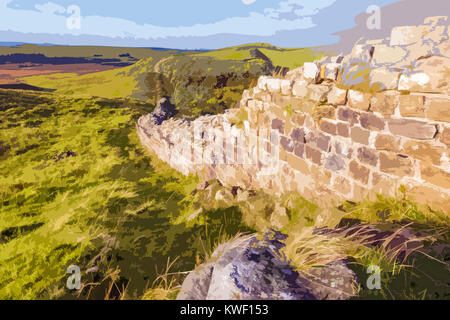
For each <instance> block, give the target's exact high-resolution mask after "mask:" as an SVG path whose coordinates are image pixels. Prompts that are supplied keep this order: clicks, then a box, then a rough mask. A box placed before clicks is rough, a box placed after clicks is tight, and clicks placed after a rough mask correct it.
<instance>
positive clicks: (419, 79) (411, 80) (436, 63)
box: [398, 56, 450, 93]
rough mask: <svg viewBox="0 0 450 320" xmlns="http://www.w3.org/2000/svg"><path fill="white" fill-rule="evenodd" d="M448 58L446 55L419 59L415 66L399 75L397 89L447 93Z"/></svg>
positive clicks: (448, 88)
mask: <svg viewBox="0 0 450 320" xmlns="http://www.w3.org/2000/svg"><path fill="white" fill-rule="evenodd" d="M449 68H450V59H449V58H446V57H438V56H431V57H429V58H426V59H422V60H420V61H419V62H418V63H417V65H416V66H415V68H414V69H413V70H411V71H407V72H405V73H404V74H402V75H401V76H400V81H399V83H398V90H404V91H410V92H436V93H442V92H444V93H448V92H449V91H450V83H449V82H448V71H446V70H448V69H449Z"/></svg>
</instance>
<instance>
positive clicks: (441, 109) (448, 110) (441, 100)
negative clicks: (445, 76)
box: [426, 96, 450, 122]
mask: <svg viewBox="0 0 450 320" xmlns="http://www.w3.org/2000/svg"><path fill="white" fill-rule="evenodd" d="M426 100H427V105H428V110H427V117H428V118H429V119H432V120H436V121H443V122H450V97H448V96H441V97H431V96H427V98H426Z"/></svg>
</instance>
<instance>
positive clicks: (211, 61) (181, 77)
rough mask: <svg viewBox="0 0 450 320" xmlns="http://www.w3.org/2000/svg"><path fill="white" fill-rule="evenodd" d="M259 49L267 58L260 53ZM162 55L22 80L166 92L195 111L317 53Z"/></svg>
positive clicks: (63, 87)
mask: <svg viewBox="0 0 450 320" xmlns="http://www.w3.org/2000/svg"><path fill="white" fill-rule="evenodd" d="M255 50H259V52H257V51H255ZM261 52H262V53H263V56H264V55H265V56H266V57H267V58H268V60H267V59H266V58H265V57H263V58H261V55H260V53H261ZM165 54H166V56H161V55H157V56H153V57H150V58H147V59H143V60H141V61H139V62H137V63H136V64H135V65H132V66H129V67H125V68H121V69H116V70H110V71H104V72H98V73H94V74H87V75H82V76H78V75H75V74H53V75H44V76H34V77H27V78H23V79H22V80H23V81H24V82H26V83H28V84H30V85H33V86H36V87H43V88H47V89H55V90H56V93H58V94H61V95H64V96H73V97H81V98H88V97H90V96H99V97H105V98H127V97H133V98H136V99H140V100H142V101H146V102H149V103H153V104H155V103H156V101H157V100H158V98H159V97H161V96H162V95H168V96H171V97H172V100H173V101H174V102H175V103H176V105H177V106H178V107H179V108H180V109H181V110H182V112H181V114H183V115H186V116H198V115H199V114H202V113H218V112H222V111H223V110H224V109H227V108H231V107H234V105H235V104H236V103H237V102H238V101H239V100H240V99H241V94H242V91H243V90H244V89H247V88H249V87H250V86H251V85H254V84H255V83H256V81H257V78H258V77H259V76H261V75H263V74H270V73H271V72H272V69H273V67H274V66H288V67H291V68H294V67H297V66H301V65H303V63H304V62H305V61H312V60H314V59H317V58H318V57H319V56H318V54H319V53H318V52H316V50H313V49H281V48H277V47H274V46H270V45H267V44H250V45H243V46H238V47H231V48H225V49H221V50H215V51H208V52H201V53H191V52H185V53H180V54H170V55H167V52H166V53H165ZM272 60H273V61H272Z"/></svg>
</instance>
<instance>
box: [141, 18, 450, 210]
mask: <svg viewBox="0 0 450 320" xmlns="http://www.w3.org/2000/svg"><path fill="white" fill-rule="evenodd" d="M449 49H450V43H449V20H448V18H447V17H431V18H427V19H426V20H425V22H424V24H423V25H421V26H407V27H397V28H394V29H393V30H392V34H391V37H390V39H382V40H377V41H373V40H372V41H368V42H366V43H357V44H356V45H355V46H354V48H353V50H352V53H350V54H349V55H347V56H337V57H329V58H325V59H323V60H321V61H316V62H314V63H305V65H304V66H303V67H302V68H300V69H296V70H292V71H291V72H289V73H288V74H286V76H285V77H278V78H277V77H267V76H263V77H260V78H259V81H258V84H257V85H256V86H255V87H254V88H252V89H251V90H246V91H244V93H243V96H242V100H241V103H240V108H238V109H231V110H228V111H227V112H226V113H225V114H220V115H215V116H206V117H200V118H198V119H196V120H195V121H183V120H174V119H170V120H166V121H164V122H163V123H162V125H156V124H154V123H153V122H152V121H149V120H150V118H149V115H147V116H143V117H142V118H141V119H139V121H138V124H137V128H138V133H139V136H140V138H141V140H142V142H143V144H144V145H145V146H146V147H148V148H149V149H150V150H152V151H154V152H155V153H156V154H157V155H158V156H159V157H160V158H161V159H163V160H165V161H167V162H168V163H169V164H170V165H171V166H172V167H174V168H176V169H178V170H180V171H181V172H183V173H185V174H188V173H195V174H199V175H200V176H201V177H202V178H203V179H204V180H210V179H214V178H216V179H219V180H220V181H221V182H222V183H223V184H224V185H229V186H239V187H241V188H244V189H248V188H251V189H258V188H261V189H264V190H265V191H266V192H269V193H272V194H281V193H283V192H286V191H291V190H296V191H298V192H300V193H301V194H302V195H303V196H304V197H305V198H307V199H311V200H313V201H316V202H319V204H322V203H323V202H326V203H328V204H335V203H337V202H340V201H342V200H353V201H359V200H361V199H364V198H366V197H374V196H375V195H376V194H380V193H381V194H384V195H387V196H392V197H397V196H398V194H399V193H398V190H399V189H400V187H401V189H402V190H404V191H405V192H406V193H405V194H406V196H407V197H410V198H411V199H412V200H414V201H416V202H419V203H423V204H426V205H429V206H430V207H432V208H433V209H437V210H442V211H444V212H445V213H447V212H449V211H450V152H449V150H450V149H449V147H450V86H449V82H448V81H449V78H450V77H449V75H450V57H449V55H450V51H449Z"/></svg>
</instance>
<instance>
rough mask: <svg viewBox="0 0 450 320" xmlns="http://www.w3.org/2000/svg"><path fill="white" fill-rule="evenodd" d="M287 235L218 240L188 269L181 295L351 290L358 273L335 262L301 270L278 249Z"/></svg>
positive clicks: (278, 296) (321, 294)
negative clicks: (208, 254) (206, 255)
mask: <svg viewBox="0 0 450 320" xmlns="http://www.w3.org/2000/svg"><path fill="white" fill-rule="evenodd" d="M285 238H286V236H284V235H282V234H281V233H279V232H274V233H268V234H266V235H265V236H264V239H263V240H258V239H257V237H256V236H247V237H241V238H238V239H235V240H232V241H230V242H228V243H225V244H222V245H220V246H219V247H218V248H217V249H216V251H215V252H214V254H213V255H212V256H211V259H210V261H209V262H207V263H206V264H203V265H201V266H199V267H198V268H197V269H196V270H195V271H193V272H192V273H190V274H189V276H188V277H187V278H186V280H185V281H184V283H183V286H182V290H181V293H180V294H179V295H178V299H179V300H324V299H328V300H343V299H349V298H351V297H352V296H354V295H355V292H354V289H353V288H354V285H355V284H356V283H357V282H358V279H357V277H356V274H355V273H354V272H353V271H352V270H350V269H349V268H348V267H347V265H346V262H345V261H336V262H333V263H331V264H329V265H326V266H324V267H323V268H315V269H314V270H312V271H310V272H308V274H303V273H299V272H297V271H295V269H294V268H293V267H292V266H291V265H290V264H289V263H288V262H287V261H286V259H285V258H284V257H283V255H282V254H281V252H280V249H282V248H283V247H284V244H283V242H282V241H283V240H285Z"/></svg>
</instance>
